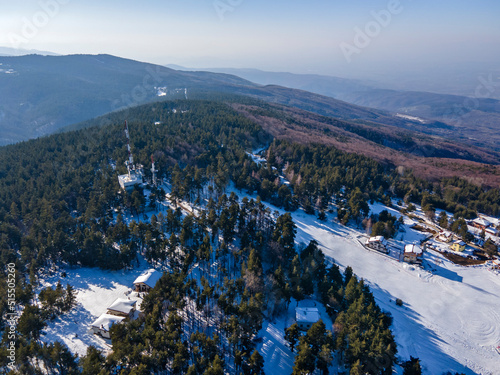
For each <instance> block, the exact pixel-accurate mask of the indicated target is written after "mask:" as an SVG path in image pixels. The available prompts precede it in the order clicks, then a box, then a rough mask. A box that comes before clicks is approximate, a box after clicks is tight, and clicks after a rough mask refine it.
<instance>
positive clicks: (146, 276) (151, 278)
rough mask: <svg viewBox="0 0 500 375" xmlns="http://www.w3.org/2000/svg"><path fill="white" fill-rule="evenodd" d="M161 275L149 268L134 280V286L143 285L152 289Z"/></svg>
mask: <svg viewBox="0 0 500 375" xmlns="http://www.w3.org/2000/svg"><path fill="white" fill-rule="evenodd" d="M161 276H162V274H161V273H160V272H158V271H157V270H155V269H153V268H150V269H149V270H147V271H144V272H143V273H142V274H141V275H140V276H139V277H138V278H137V279H135V281H134V284H140V283H144V284H146V285H147V286H149V287H151V288H154V286H155V285H156V282H157V281H158V280H160V278H161Z"/></svg>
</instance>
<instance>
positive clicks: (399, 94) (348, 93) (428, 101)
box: [176, 66, 500, 151]
mask: <svg viewBox="0 0 500 375" xmlns="http://www.w3.org/2000/svg"><path fill="white" fill-rule="evenodd" d="M176 68H177V69H183V70H190V69H189V68H183V67H180V66H176ZM207 70H208V71H212V72H218V73H228V74H233V75H236V76H238V77H242V78H245V79H247V80H249V81H252V82H255V83H259V84H262V85H280V86H285V87H290V88H295V89H300V90H305V91H309V92H312V93H316V94H320V95H325V96H329V97H332V98H335V99H339V100H343V101H346V102H348V103H351V104H356V105H360V106H364V107H370V108H376V109H381V110H386V111H390V112H393V113H399V114H401V115H403V116H411V117H420V118H422V119H423V120H424V121H417V122H416V123H415V127H414V129H415V130H419V131H421V132H424V133H427V134H434V135H440V136H443V137H446V138H449V139H453V140H459V141H461V142H465V143H468V144H471V145H477V146H482V147H486V148H488V149H493V150H496V151H500V131H498V130H499V128H500V101H499V100H496V99H495V96H496V95H494V94H497V95H498V94H500V76H499V77H497V76H485V77H479V78H481V79H478V82H477V84H478V87H477V90H475V91H477V94H478V97H477V98H476V97H466V96H459V95H448V94H437V93H430V92H421V91H401V90H389V89H385V88H383V87H382V86H381V84H380V83H378V82H375V81H361V80H354V79H346V78H339V77H332V76H323V75H316V74H293V73H283V72H281V73H280V72H266V71H262V70H257V69H232V68H211V69H207ZM475 91H474V92H471V94H472V95H474V94H475V93H476V92H475ZM497 91H498V92H497ZM489 96H491V98H489ZM436 121H437V122H439V123H441V124H436ZM419 122H420V123H419ZM443 124H444V126H443Z"/></svg>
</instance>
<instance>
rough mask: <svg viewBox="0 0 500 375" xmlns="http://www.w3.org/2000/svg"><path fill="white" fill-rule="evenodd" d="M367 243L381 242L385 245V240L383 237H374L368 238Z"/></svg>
mask: <svg viewBox="0 0 500 375" xmlns="http://www.w3.org/2000/svg"><path fill="white" fill-rule="evenodd" d="M368 242H381V243H383V244H385V243H387V240H386V239H385V238H384V236H376V237H370V238H369V240H368Z"/></svg>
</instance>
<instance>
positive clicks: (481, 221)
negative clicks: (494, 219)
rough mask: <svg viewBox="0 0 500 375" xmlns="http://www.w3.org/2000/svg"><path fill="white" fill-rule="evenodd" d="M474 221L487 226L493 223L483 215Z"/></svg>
mask: <svg viewBox="0 0 500 375" xmlns="http://www.w3.org/2000/svg"><path fill="white" fill-rule="evenodd" d="M472 222H473V223H476V224H478V225H483V226H485V227H488V226H490V225H491V223H490V222H489V221H488V220H486V219H483V218H482V217H478V218H475V219H474V220H472Z"/></svg>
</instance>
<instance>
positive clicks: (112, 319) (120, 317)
mask: <svg viewBox="0 0 500 375" xmlns="http://www.w3.org/2000/svg"><path fill="white" fill-rule="evenodd" d="M161 276H162V274H161V273H160V272H158V271H156V270H155V269H149V270H147V271H145V272H143V273H142V274H141V275H140V276H139V277H138V278H137V279H135V281H134V289H135V291H136V292H138V293H141V292H148V291H149V290H150V289H152V288H154V286H155V285H156V283H157V282H158V280H159V279H160V278H161ZM136 311H137V300H132V299H130V297H128V298H126V299H125V298H118V299H116V300H115V301H114V302H113V303H112V304H111V305H110V306H109V307H108V308H107V311H106V312H105V313H104V314H102V315H101V316H100V317H99V318H97V319H96V320H95V321H94V322H93V323H92V324H91V325H90V328H91V330H92V332H93V333H95V334H99V335H101V336H102V337H104V338H107V339H109V338H110V333H109V331H110V329H111V327H112V326H113V325H114V324H117V323H121V322H122V321H124V320H125V319H134V318H135V313H136Z"/></svg>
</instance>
